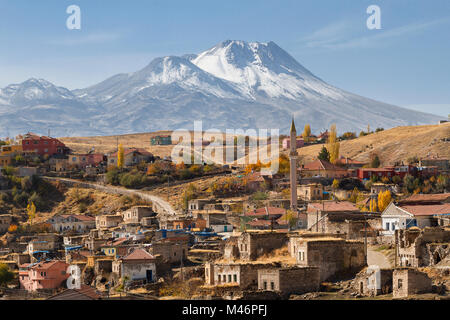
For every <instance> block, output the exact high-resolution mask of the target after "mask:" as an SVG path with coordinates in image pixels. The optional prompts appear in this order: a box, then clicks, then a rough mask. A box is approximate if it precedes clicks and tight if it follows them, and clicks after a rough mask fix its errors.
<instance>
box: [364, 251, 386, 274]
mask: <svg viewBox="0 0 450 320" xmlns="http://www.w3.org/2000/svg"><path fill="white" fill-rule="evenodd" d="M367 265H369V266H371V265H376V266H379V267H380V268H381V269H385V268H391V263H390V262H389V259H388V258H387V257H386V256H385V255H384V254H382V253H381V252H378V251H375V250H373V249H370V248H368V249H367Z"/></svg>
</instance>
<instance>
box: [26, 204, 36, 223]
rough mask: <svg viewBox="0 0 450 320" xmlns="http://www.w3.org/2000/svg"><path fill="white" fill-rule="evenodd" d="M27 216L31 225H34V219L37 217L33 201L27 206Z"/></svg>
mask: <svg viewBox="0 0 450 320" xmlns="http://www.w3.org/2000/svg"><path fill="white" fill-rule="evenodd" d="M27 215H28V219H29V220H30V223H32V222H33V219H34V218H35V217H36V206H35V205H34V203H33V201H31V203H29V204H28V205H27Z"/></svg>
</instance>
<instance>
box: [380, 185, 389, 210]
mask: <svg viewBox="0 0 450 320" xmlns="http://www.w3.org/2000/svg"><path fill="white" fill-rule="evenodd" d="M391 200H392V195H391V192H390V191H389V190H386V191H383V192H380V193H379V194H378V209H379V210H380V212H383V211H384V209H386V208H387V206H388V205H389V204H390V203H391Z"/></svg>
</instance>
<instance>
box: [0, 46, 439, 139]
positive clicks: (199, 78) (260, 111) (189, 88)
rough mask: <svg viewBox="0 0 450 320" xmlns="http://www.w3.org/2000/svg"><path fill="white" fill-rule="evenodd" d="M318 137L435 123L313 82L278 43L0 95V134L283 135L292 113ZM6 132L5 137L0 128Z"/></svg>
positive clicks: (24, 86)
mask: <svg viewBox="0 0 450 320" xmlns="http://www.w3.org/2000/svg"><path fill="white" fill-rule="evenodd" d="M292 115H294V116H295V120H296V123H298V127H299V128H302V127H303V125H304V124H306V123H309V124H310V125H311V127H312V130H313V132H318V131H320V130H324V129H325V128H327V127H329V126H330V124H331V123H336V124H337V127H338V130H339V131H340V132H342V131H358V132H359V131H360V130H361V129H365V128H366V127H367V124H370V125H371V126H372V127H384V128H389V127H394V126H399V125H416V124H429V123H435V122H436V121H437V120H438V119H439V117H437V116H434V115H430V114H425V113H420V112H416V111H411V110H407V109H404V108H399V107H396V106H393V105H389V104H385V103H382V102H378V101H374V100H370V99H367V98H364V97H360V96H357V95H354V94H351V93H348V92H345V91H343V90H341V89H338V88H336V87H333V86H332V85H329V84H327V83H326V82H324V81H323V80H321V79H319V78H318V77H316V76H315V75H314V74H312V73H311V72H310V71H308V70H307V69H306V68H305V67H303V66H302V65H301V64H300V63H298V62H297V61H296V60H295V59H294V58H293V57H291V56H290V55H289V54H288V53H287V52H286V51H284V50H283V49H281V48H280V47H279V46H277V45H276V44H275V43H274V42H268V43H259V42H245V41H224V42H222V43H220V44H218V45H216V46H214V47H213V48H211V49H209V50H206V51H205V52H202V53H200V54H187V55H184V56H181V57H173V56H169V57H161V58H156V59H154V60H153V61H152V62H151V63H150V64H149V65H148V66H146V67H145V68H143V69H142V70H139V71H137V72H134V73H128V74H118V75H116V76H113V77H111V78H109V79H106V80H105V81H103V82H101V83H99V84H97V85H94V86H91V87H89V88H86V89H80V90H74V91H70V90H68V89H65V88H62V87H57V86H55V85H53V84H51V83H49V82H47V81H45V80H36V79H30V80H28V81H25V82H24V83H21V84H15V85H10V86H8V87H6V88H4V89H1V90H0V136H5V135H6V131H9V133H10V135H13V134H17V133H23V132H25V131H35V132H37V133H46V132H47V129H51V132H52V134H53V135H58V136H68V135H94V134H95V135H96V134H99V135H100V134H122V133H132V132H146V131H156V130H162V129H164V130H167V129H180V128H185V129H191V128H192V127H193V122H194V121H195V120H203V128H204V129H209V128H214V129H220V130H225V129H227V128H229V129H248V128H254V129H257V128H279V129H280V132H281V133H286V132H287V130H288V127H289V124H290V118H291V116H292ZM6 129H8V130H6Z"/></svg>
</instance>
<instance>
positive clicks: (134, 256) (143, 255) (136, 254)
mask: <svg viewBox="0 0 450 320" xmlns="http://www.w3.org/2000/svg"><path fill="white" fill-rule="evenodd" d="M153 259H155V257H154V256H152V255H151V254H150V253H148V252H147V251H145V250H144V249H135V250H134V251H133V252H132V253H130V254H129V255H127V256H125V257H123V258H122V260H125V261H132V260H153Z"/></svg>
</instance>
